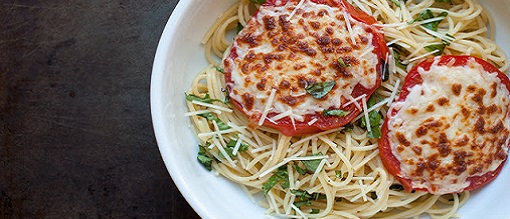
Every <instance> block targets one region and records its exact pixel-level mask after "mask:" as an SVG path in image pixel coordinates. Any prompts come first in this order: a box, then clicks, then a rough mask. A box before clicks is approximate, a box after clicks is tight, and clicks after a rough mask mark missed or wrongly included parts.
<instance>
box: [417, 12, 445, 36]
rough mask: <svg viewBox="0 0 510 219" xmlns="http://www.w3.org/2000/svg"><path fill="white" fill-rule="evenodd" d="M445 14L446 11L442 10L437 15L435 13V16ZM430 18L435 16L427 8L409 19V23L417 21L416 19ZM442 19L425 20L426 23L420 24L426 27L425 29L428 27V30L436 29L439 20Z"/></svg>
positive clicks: (443, 15)
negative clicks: (412, 18)
mask: <svg viewBox="0 0 510 219" xmlns="http://www.w3.org/2000/svg"><path fill="white" fill-rule="evenodd" d="M447 15H448V12H446V11H443V12H441V13H440V14H439V15H437V16H436V17H446V16H447ZM431 18H435V17H434V14H433V13H432V11H431V10H430V9H427V10H425V11H423V12H421V13H420V15H419V16H418V17H417V18H416V19H414V20H412V21H410V22H409V24H412V23H414V22H417V21H424V20H428V19H431ZM443 20H444V19H441V20H437V21H433V22H427V23H424V24H422V26H423V27H425V28H427V29H429V30H433V31H437V28H438V26H439V23H441V21H443Z"/></svg>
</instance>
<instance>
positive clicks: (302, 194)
mask: <svg viewBox="0 0 510 219" xmlns="http://www.w3.org/2000/svg"><path fill="white" fill-rule="evenodd" d="M290 192H291V193H292V194H293V195H295V196H296V199H297V201H295V202H294V205H295V206H296V207H298V208H301V206H304V205H306V206H311V205H312V201H317V200H324V199H326V198H327V197H326V195H325V194H322V193H316V192H315V193H311V194H310V193H308V191H306V190H301V189H291V190H290Z"/></svg>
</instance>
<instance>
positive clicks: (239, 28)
mask: <svg viewBox="0 0 510 219" xmlns="http://www.w3.org/2000/svg"><path fill="white" fill-rule="evenodd" d="M243 28H244V26H243V25H242V24H241V23H239V22H237V29H236V33H239V32H241V30H243Z"/></svg>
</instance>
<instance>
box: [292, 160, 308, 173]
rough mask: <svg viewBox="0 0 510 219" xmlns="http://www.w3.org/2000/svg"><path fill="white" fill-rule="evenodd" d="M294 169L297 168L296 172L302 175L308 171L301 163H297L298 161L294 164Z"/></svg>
mask: <svg viewBox="0 0 510 219" xmlns="http://www.w3.org/2000/svg"><path fill="white" fill-rule="evenodd" d="M294 169H296V172H298V173H299V174H301V175H305V174H306V171H305V170H304V169H303V168H301V167H300V166H299V165H297V164H296V163H295V164H294Z"/></svg>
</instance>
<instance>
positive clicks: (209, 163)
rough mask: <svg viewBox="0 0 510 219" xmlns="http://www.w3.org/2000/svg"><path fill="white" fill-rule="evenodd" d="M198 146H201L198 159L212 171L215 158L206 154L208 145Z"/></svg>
mask: <svg viewBox="0 0 510 219" xmlns="http://www.w3.org/2000/svg"><path fill="white" fill-rule="evenodd" d="M198 147H199V151H198V155H197V159H198V161H199V162H200V164H202V166H203V167H205V169H207V170H209V171H211V170H212V161H213V159H212V158H211V157H209V156H208V155H207V154H206V147H204V146H201V145H199V146H198Z"/></svg>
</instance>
